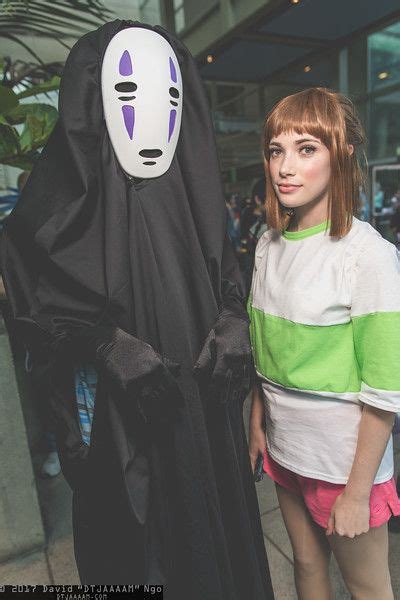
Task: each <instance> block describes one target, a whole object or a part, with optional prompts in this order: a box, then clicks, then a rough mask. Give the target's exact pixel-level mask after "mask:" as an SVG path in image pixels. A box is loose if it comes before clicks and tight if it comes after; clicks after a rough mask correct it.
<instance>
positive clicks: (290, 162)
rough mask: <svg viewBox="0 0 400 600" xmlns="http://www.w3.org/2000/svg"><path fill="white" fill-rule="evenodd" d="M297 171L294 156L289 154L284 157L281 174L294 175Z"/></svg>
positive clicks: (283, 175)
mask: <svg viewBox="0 0 400 600" xmlns="http://www.w3.org/2000/svg"><path fill="white" fill-rule="evenodd" d="M295 172H296V168H295V164H294V157H292V156H290V155H288V154H287V155H286V156H284V157H283V159H282V162H281V164H280V165H279V174H280V175H281V176H282V177H286V176H287V175H294V174H295Z"/></svg>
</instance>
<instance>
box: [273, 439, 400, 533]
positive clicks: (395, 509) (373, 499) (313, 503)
mask: <svg viewBox="0 0 400 600" xmlns="http://www.w3.org/2000/svg"><path fill="white" fill-rule="evenodd" d="M263 469H264V471H265V473H268V475H269V476H270V477H271V478H272V479H273V480H274V481H275V482H276V483H278V484H279V485H281V486H282V487H284V488H286V489H287V490H289V491H290V492H293V494H297V495H298V496H301V497H302V498H303V500H304V503H305V505H306V506H307V508H308V510H309V512H310V514H311V517H312V518H313V520H314V521H315V522H316V523H317V524H318V525H320V526H321V527H324V528H325V529H326V528H327V526H328V519H329V515H330V514H331V509H332V506H333V504H334V502H335V500H336V498H337V496H339V494H341V493H342V492H343V490H344V488H345V487H346V486H345V485H344V484H338V483H329V482H328V481H321V480H320V479H311V478H310V477H304V476H303V475H298V474H297V473H293V471H289V470H288V469H285V467H282V466H281V465H278V463H277V462H275V461H274V460H273V458H271V456H270V455H269V454H268V453H267V451H265V452H264V463H263ZM369 505H370V511H371V512H370V519H369V526H370V527H379V526H380V525H383V523H387V522H388V521H389V519H390V517H391V516H392V515H395V516H398V515H400V499H399V497H398V495H397V491H396V483H395V480H394V477H392V479H390V480H389V481H385V482H384V483H376V484H374V485H373V486H372V490H371V496H370V501H369Z"/></svg>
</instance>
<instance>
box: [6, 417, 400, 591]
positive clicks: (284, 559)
mask: <svg viewBox="0 0 400 600" xmlns="http://www.w3.org/2000/svg"><path fill="white" fill-rule="evenodd" d="M246 408H247V407H246ZM246 412H247V411H246ZM399 452H400V450H399V448H397V449H396V458H397V459H398V458H399ZM41 458H42V457H41V456H40V455H36V456H35V457H34V463H35V465H34V466H35V468H38V466H39V465H40V462H41ZM38 488H39V494H40V502H41V507H42V514H43V521H44V526H45V530H46V533H47V539H48V544H47V548H46V549H45V550H43V551H38V552H36V553H33V554H31V555H29V556H25V557H23V558H20V559H18V560H15V561H11V562H8V563H3V564H0V582H1V583H2V584H18V583H20V584H23V583H30V584H73V583H79V580H78V574H77V571H76V566H75V561H74V556H73V543H72V534H71V531H72V527H71V492H70V489H69V487H68V485H67V483H66V482H65V480H64V479H63V477H62V475H59V476H58V477H56V478H55V479H50V480H43V479H40V478H39V479H38ZM257 492H258V498H259V506H260V513H261V519H262V525H263V532H264V539H265V545H266V549H267V555H268V560H269V564H270V569H271V575H272V580H273V586H274V590H275V597H276V600H292V599H293V600H295V599H296V592H295V589H294V584H293V575H292V553H291V548H290V543H289V540H288V537H287V534H286V531H285V528H284V525H283V521H282V518H281V515H280V511H279V508H278V502H277V498H276V494H275V490H274V486H273V484H272V482H271V481H270V480H269V479H268V478H265V479H264V480H263V481H262V482H260V483H259V484H257ZM399 561H400V534H391V535H390V567H391V573H392V581H393V587H394V591H395V599H396V600H400V568H399ZM331 571H332V579H333V581H334V586H335V592H336V599H337V600H347V599H349V598H350V596H349V594H348V593H347V592H346V590H345V587H344V584H343V581H342V578H341V576H340V573H339V572H338V569H337V567H336V565H335V563H334V561H333V562H332V565H331ZM205 600H206V599H205Z"/></svg>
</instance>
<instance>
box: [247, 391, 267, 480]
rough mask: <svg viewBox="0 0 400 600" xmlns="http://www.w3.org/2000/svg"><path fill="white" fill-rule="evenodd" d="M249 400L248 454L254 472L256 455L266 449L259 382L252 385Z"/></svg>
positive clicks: (263, 414) (262, 401)
mask: <svg viewBox="0 0 400 600" xmlns="http://www.w3.org/2000/svg"><path fill="white" fill-rule="evenodd" d="M251 398H252V402H251V411H250V419H249V452H250V462H251V467H252V469H253V471H254V467H255V464H256V460H257V457H258V454H259V452H261V453H264V450H265V447H266V438H265V428H264V423H265V413H264V400H263V397H262V390H261V385H260V383H259V382H256V383H255V384H254V385H253V389H252V395H251Z"/></svg>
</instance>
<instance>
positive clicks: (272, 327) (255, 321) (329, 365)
mask: <svg viewBox="0 0 400 600" xmlns="http://www.w3.org/2000/svg"><path fill="white" fill-rule="evenodd" d="M249 314H250V319H251V323H250V336H251V342H252V347H253V353H254V361H255V365H256V368H257V371H258V372H259V373H261V374H262V375H264V377H266V378H268V379H270V380H272V381H275V382H276V383H279V384H280V385H283V386H286V387H291V388H298V389H301V390H310V391H321V392H338V393H342V392H358V391H359V390H360V385H361V384H360V374H359V369H358V365H357V360H356V357H355V354H354V344H353V327H352V323H351V322H349V323H344V324H340V325H328V326H320V325H303V324H301V323H295V322H293V321H289V320H288V319H283V318H281V317H276V316H273V315H269V314H267V313H264V312H263V311H262V310H259V309H257V308H254V307H249Z"/></svg>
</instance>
